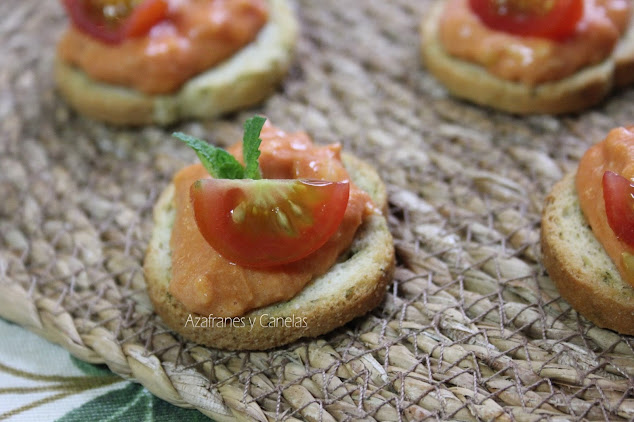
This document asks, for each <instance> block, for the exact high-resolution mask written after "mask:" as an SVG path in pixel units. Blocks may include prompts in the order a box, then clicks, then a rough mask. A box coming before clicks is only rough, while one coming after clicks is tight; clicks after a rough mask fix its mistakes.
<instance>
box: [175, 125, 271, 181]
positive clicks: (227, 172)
mask: <svg viewBox="0 0 634 422" xmlns="http://www.w3.org/2000/svg"><path fill="white" fill-rule="evenodd" d="M172 136H174V137H175V138H177V139H180V140H181V141H183V142H185V143H186V144H187V145H189V146H190V147H191V148H192V149H193V150H194V151H196V155H198V158H200V161H201V162H202V164H203V166H204V167H205V169H206V170H207V171H208V172H209V174H210V175H211V176H212V177H214V178H216V179H244V177H245V171H244V167H243V166H242V164H240V162H238V160H236V159H235V158H234V156H233V155H231V154H229V153H228V152H227V151H225V150H224V149H222V148H217V147H215V146H213V145H210V144H208V143H207V142H205V141H202V140H200V139H198V138H195V137H193V136H190V135H186V134H184V133H182V132H176V133H173V134H172ZM258 155H259V152H258ZM256 159H257V158H256ZM256 164H257V162H256Z"/></svg>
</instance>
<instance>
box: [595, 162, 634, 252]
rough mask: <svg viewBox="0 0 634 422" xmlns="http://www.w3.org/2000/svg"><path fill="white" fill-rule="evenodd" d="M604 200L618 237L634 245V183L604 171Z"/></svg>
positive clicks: (613, 229)
mask: <svg viewBox="0 0 634 422" xmlns="http://www.w3.org/2000/svg"><path fill="white" fill-rule="evenodd" d="M603 200H604V201H605V213H606V215H607V218H608V224H609V225H610V228H611V229H612V231H614V234H615V235H616V237H617V238H618V239H619V240H621V241H623V242H625V243H627V244H628V245H630V246H634V184H632V182H631V181H629V180H628V179H626V178H625V177H623V176H621V175H619V174H616V173H614V172H611V171H606V172H605V173H603Z"/></svg>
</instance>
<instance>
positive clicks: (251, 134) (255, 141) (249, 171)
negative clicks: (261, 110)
mask: <svg viewBox="0 0 634 422" xmlns="http://www.w3.org/2000/svg"><path fill="white" fill-rule="evenodd" d="M265 121H266V119H265V118H264V117H260V116H255V117H252V118H250V119H249V120H247V121H246V122H244V137H243V138H242V156H243V157H244V162H245V164H246V168H245V169H244V177H245V178H246V179H261V178H262V172H260V165H259V163H258V158H259V157H260V149H259V148H260V144H261V143H262V139H260V132H261V131H262V126H264V122H265Z"/></svg>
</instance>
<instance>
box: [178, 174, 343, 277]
mask: <svg viewBox="0 0 634 422" xmlns="http://www.w3.org/2000/svg"><path fill="white" fill-rule="evenodd" d="M349 194H350V184H349V183H348V182H347V181H344V182H326V181H321V180H301V179H260V180H248V179H238V180H229V179H202V180H198V181H196V182H195V183H194V184H193V185H192V187H191V189H190V196H191V200H192V205H193V209H194V216H195V218H196V224H197V225H198V229H199V230H200V232H201V234H202V235H203V237H204V238H205V240H207V242H208V243H209V244H210V245H211V246H212V247H213V248H214V249H215V250H216V251H217V252H218V253H220V254H221V255H222V256H224V257H225V258H227V259H228V260H229V261H231V262H233V263H235V264H238V265H241V266H244V267H267V266H275V265H280V264H285V263H288V262H293V261H297V260H299V259H301V258H303V257H305V256H307V255H309V254H310V253H312V252H314V251H315V250H317V249H318V248H319V247H321V246H322V245H323V244H324V243H326V241H327V240H328V239H329V238H330V237H331V236H332V235H333V233H335V231H336V230H337V228H338V227H339V225H340V224H341V221H342V220H343V216H344V213H345V211H346V207H347V205H348V197H349Z"/></svg>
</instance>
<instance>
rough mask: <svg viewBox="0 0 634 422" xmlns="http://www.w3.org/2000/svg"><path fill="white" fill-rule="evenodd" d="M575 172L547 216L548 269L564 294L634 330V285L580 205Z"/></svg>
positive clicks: (559, 187)
mask: <svg viewBox="0 0 634 422" xmlns="http://www.w3.org/2000/svg"><path fill="white" fill-rule="evenodd" d="M575 174H576V173H574V172H573V173H570V174H568V175H566V176H565V177H564V178H563V179H562V180H561V181H560V182H558V183H557V184H555V186H554V187H553V189H552V191H551V192H550V194H549V195H548V196H547V198H546V203H545V206H544V210H543V214H542V226H541V247H542V259H543V263H544V267H545V268H546V270H547V271H548V274H549V275H550V278H551V279H552V280H553V282H554V283H555V286H557V289H558V290H559V293H560V294H561V297H562V298H564V299H565V300H566V301H568V303H570V305H572V307H573V308H574V309H575V310H576V311H577V312H579V313H580V314H581V315H583V316H584V317H586V318H587V319H589V320H590V321H592V322H593V323H595V324H596V325H598V326H599V327H602V328H609V329H611V330H614V331H617V332H619V333H622V334H630V335H632V334H634V287H632V286H631V285H629V284H628V283H626V282H624V281H623V280H622V278H621V276H620V274H619V272H618V270H617V269H616V266H615V265H614V264H613V263H612V260H611V259H610V258H609V257H608V255H607V254H606V253H605V252H604V250H603V246H601V244H600V243H599V241H598V240H597V239H596V237H595V236H594V234H593V233H592V229H591V228H590V226H589V224H588V222H587V221H586V219H585V217H584V215H583V212H582V211H581V208H580V206H579V197H578V196H577V190H576V188H575Z"/></svg>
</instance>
